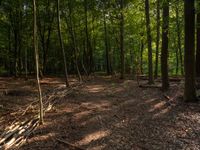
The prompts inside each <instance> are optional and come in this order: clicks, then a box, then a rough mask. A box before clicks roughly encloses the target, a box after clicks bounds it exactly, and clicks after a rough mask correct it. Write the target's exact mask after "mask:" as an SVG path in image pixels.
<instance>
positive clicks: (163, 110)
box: [153, 107, 170, 118]
mask: <svg viewBox="0 0 200 150" xmlns="http://www.w3.org/2000/svg"><path fill="white" fill-rule="evenodd" d="M169 111H170V108H169V107H167V108H164V109H162V110H160V111H159V112H158V113H156V114H154V115H153V118H157V117H161V116H162V115H164V114H166V113H168V112H169Z"/></svg>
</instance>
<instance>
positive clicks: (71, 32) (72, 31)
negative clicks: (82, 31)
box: [66, 1, 82, 82]
mask: <svg viewBox="0 0 200 150" xmlns="http://www.w3.org/2000/svg"><path fill="white" fill-rule="evenodd" d="M68 6H69V7H68V8H69V23H67V24H68V30H69V34H70V35H71V39H72V43H73V49H74V56H75V60H74V61H75V66H76V71H77V75H78V78H79V82H82V77H81V73H80V70H79V66H78V58H77V52H78V45H77V42H76V35H75V29H74V27H73V22H72V6H71V1H70V2H69V5H68ZM66 21H67V18H66Z"/></svg>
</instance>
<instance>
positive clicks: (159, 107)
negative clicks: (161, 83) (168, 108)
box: [149, 101, 166, 112]
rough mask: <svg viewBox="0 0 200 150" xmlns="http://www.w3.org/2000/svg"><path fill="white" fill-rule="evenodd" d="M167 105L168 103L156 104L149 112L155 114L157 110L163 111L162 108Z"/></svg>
mask: <svg viewBox="0 0 200 150" xmlns="http://www.w3.org/2000/svg"><path fill="white" fill-rule="evenodd" d="M165 104H166V103H165V102H164V101H161V102H159V103H157V104H155V105H154V106H153V107H152V108H151V109H150V110H149V112H154V111H156V110H159V109H162V108H163V107H164V106H165Z"/></svg>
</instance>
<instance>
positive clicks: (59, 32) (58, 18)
mask: <svg viewBox="0 0 200 150" xmlns="http://www.w3.org/2000/svg"><path fill="white" fill-rule="evenodd" d="M57 24H58V35H59V41H60V46H61V49H62V54H63V63H64V70H65V83H66V86H67V87H69V80H68V73H67V63H66V56H65V49H64V44H63V40H62V34H61V24H60V0H57Z"/></svg>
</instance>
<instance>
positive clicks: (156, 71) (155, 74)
mask: <svg viewBox="0 0 200 150" xmlns="http://www.w3.org/2000/svg"><path fill="white" fill-rule="evenodd" d="M156 21H157V26H156V34H157V35H156V62H155V73H154V76H155V79H157V78H158V56H159V45H160V0H157V16H156Z"/></svg>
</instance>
